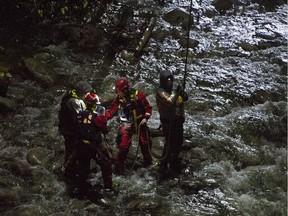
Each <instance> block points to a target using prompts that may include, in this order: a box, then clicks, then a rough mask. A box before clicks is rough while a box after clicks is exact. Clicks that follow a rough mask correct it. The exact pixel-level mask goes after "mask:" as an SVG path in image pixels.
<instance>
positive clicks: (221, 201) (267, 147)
mask: <svg viewBox="0 0 288 216" xmlns="http://www.w3.org/2000/svg"><path fill="white" fill-rule="evenodd" d="M181 2H182V3H181V4H188V3H187V2H186V1H181ZM207 2H208V1H203V4H204V5H206V4H207ZM174 3H175V4H176V5H177V4H178V3H179V1H178V2H177V3H176V1H175V2H174ZM151 4H152V3H151ZM195 4H196V3H195ZM174 7H175V5H174V6H171V8H169V5H167V6H166V7H164V8H158V9H159V16H160V15H161V14H162V13H165V11H166V10H168V9H172V8H174ZM160 9H161V10H160ZM205 9H206V10H208V9H207V8H205ZM154 10H156V9H155V8H154ZM243 10H244V9H243ZM286 11H287V5H284V6H281V7H279V9H278V11H277V12H269V13H266V14H264V13H260V14H259V13H258V12H257V5H250V9H247V10H246V11H243V13H242V14H240V13H239V14H237V16H232V15H230V16H218V15H216V16H214V17H213V18H209V19H208V18H205V17H204V15H203V17H201V19H200V21H199V24H198V25H197V26H195V28H193V30H192V31H191V37H193V38H194V39H196V40H198V41H199V42H200V44H199V45H198V46H197V47H195V48H193V49H190V50H189V51H190V52H189V59H188V76H187V84H186V90H187V92H188V94H189V98H190V99H189V101H188V102H187V104H186V107H185V109H186V123H185V137H186V139H185V142H184V146H183V151H182V152H181V156H182V158H183V162H184V163H185V164H186V167H185V169H184V170H183V171H182V173H181V174H180V175H179V176H173V177H172V178H171V179H168V180H167V181H165V182H161V183H159V182H158V181H157V167H151V168H149V169H143V168H140V166H139V164H141V157H135V156H137V152H136V149H137V143H134V144H133V147H132V149H131V152H130V153H129V154H130V155H129V156H128V158H129V160H128V167H131V166H132V164H133V163H134V162H135V164H136V165H135V169H133V170H131V171H130V172H128V173H127V175H126V176H116V175H115V176H113V182H114V185H115V188H116V192H115V194H114V195H111V196H110V197H108V198H107V200H108V201H109V203H110V206H109V207H108V208H107V207H105V206H102V205H99V204H97V203H96V204H93V203H91V202H90V201H87V200H77V199H71V198H70V197H69V196H68V194H67V191H66V185H65V183H64V181H63V176H62V167H61V166H62V161H63V154H64V146H63V138H62V137H61V136H59V134H58V131H57V112H58V109H59V102H60V99H61V95H62V92H63V90H65V88H66V86H64V87H63V86H62V85H59V84H55V85H53V86H52V87H51V88H43V87H42V86H41V85H38V83H37V82H35V81H31V80H29V79H25V80H24V81H23V80H17V79H16V80H14V81H13V83H12V84H11V86H10V89H9V92H8V96H12V97H14V98H16V99H17V101H18V102H19V103H18V108H17V110H16V111H15V112H12V113H8V114H3V115H1V116H0V121H1V125H0V128H1V134H0V142H1V150H0V165H1V168H0V176H1V180H0V186H1V187H0V202H1V208H0V211H1V215H13V216H15V215H95V214H97V215H98V214H99V215H104V214H110V215H121V216H122V215H235V216H236V215H286V214H285V213H286V211H287V207H286V203H287V197H286V192H287V181H286V172H287V149H286V142H287V104H286V96H287V95H286V92H287V79H286V78H287V75H286V69H287V66H286V63H287V53H286V43H287V35H288V31H287V28H283V25H284V24H285V26H286V24H287V22H286V21H285V20H283V16H284V15H285V14H286ZM160 12H161V13H160ZM252 13H254V14H252ZM255 13H256V14H255ZM252 15H253V16H252ZM283 22H284V24H283ZM202 24H203V25H204V24H205V25H210V27H211V31H202V30H201V28H203V26H201V25H202ZM256 29H258V30H259V29H260V30H261V31H260V33H261V34H262V30H263V29H266V30H267V29H268V30H267V31H268V32H270V33H271V32H274V33H275V35H277V37H276V36H275V37H274V38H272V39H269V40H267V39H265V40H263V37H264V36H263V35H262V36H261V37H262V38H261V37H258V36H256V34H255V31H256ZM154 31H155V32H154V34H153V35H152V37H151V38H150V40H149V44H148V46H147V49H146V50H145V51H144V53H143V54H142V56H141V57H140V58H139V59H138V60H137V61H135V62H129V61H126V60H124V59H123V58H121V55H120V54H119V55H118V54H116V56H115V59H114V60H113V61H112V63H110V62H109V61H110V59H109V61H108V60H107V59H104V60H103V59H101V57H99V55H97V54H93V53H91V52H89V53H86V52H84V51H81V52H79V51H77V52H74V51H73V49H71V48H68V47H67V46H66V45H65V43H64V44H61V45H50V46H48V47H45V48H39V51H38V52H39V53H48V54H49V55H51V56H52V57H53V56H54V58H53V61H52V60H51V61H48V62H45V66H46V67H51V68H53V69H55V71H57V73H58V75H59V76H60V75H61V76H60V77H66V78H67V79H65V81H67V83H73V80H74V79H76V78H75V77H80V76H81V77H82V78H84V79H88V80H89V81H91V82H92V85H93V87H94V88H95V89H96V91H97V92H99V94H100V96H101V97H102V99H104V100H105V99H107V100H108V99H109V98H111V97H112V96H113V90H112V89H111V86H112V85H113V80H114V78H115V77H117V76H118V75H121V76H122V75H123V73H124V75H126V76H127V77H128V78H129V79H131V80H132V81H133V83H135V84H136V83H137V84H138V86H139V87H140V88H141V89H143V90H144V92H145V93H146V94H147V96H148V99H149V100H150V102H151V104H152V106H153V109H154V110H153V115H152V117H151V119H150V120H149V126H150V127H151V128H157V127H158V126H159V114H158V112H157V108H156V104H155V98H154V90H155V89H156V87H157V86H158V75H159V73H158V72H159V71H160V70H162V69H164V70H171V71H172V72H173V73H174V74H175V77H176V80H177V82H178V83H181V82H182V81H183V80H182V79H183V73H184V66H185V64H184V63H185V62H184V54H183V53H185V48H183V47H182V46H181V45H180V43H179V37H180V36H179V34H180V35H181V34H182V35H185V30H183V29H182V28H181V27H179V26H173V25H171V24H169V23H167V22H166V21H164V20H162V19H159V20H158V21H157V24H156V26H155V29H154ZM258 33H259V32H258ZM163 35H164V36H163ZM269 35H270V34H269ZM270 36H271V35H270ZM272 36H273V35H272ZM14 52H16V51H14ZM40 56H41V55H40ZM42 56H43V55H42ZM45 56H46V55H45ZM55 56H57V58H56V57H55ZM46 57H47V56H46ZM37 58H40V57H39V55H38V56H37ZM51 62H53V64H51ZM283 71H285V73H284V72H283ZM60 83H63V80H62V81H61V82H60ZM109 126H110V127H111V129H112V131H111V133H110V135H109V136H108V141H109V145H110V146H111V148H112V149H113V151H117V149H116V144H115V142H114V141H115V136H116V135H115V130H116V128H115V123H114V122H113V121H111V122H109ZM134 142H135V141H134ZM162 149H163V139H162V138H161V137H158V138H154V139H153V148H152V151H153V153H155V155H158V156H159V155H161V152H162ZM135 158H136V160H135ZM154 159H155V161H157V157H155V158H154ZM90 181H91V184H94V185H97V184H99V183H100V184H101V181H102V180H101V175H100V172H99V168H98V167H97V166H96V165H94V166H93V172H92V174H91V176H90Z"/></svg>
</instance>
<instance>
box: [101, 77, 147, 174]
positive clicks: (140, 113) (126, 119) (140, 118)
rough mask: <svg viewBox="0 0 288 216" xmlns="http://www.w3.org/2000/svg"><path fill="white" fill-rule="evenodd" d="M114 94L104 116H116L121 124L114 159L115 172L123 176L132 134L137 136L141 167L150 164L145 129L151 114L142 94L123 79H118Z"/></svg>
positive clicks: (108, 117) (109, 117)
mask: <svg viewBox="0 0 288 216" xmlns="http://www.w3.org/2000/svg"><path fill="white" fill-rule="evenodd" d="M115 93H116V94H117V97H116V98H115V99H114V100H113V101H112V105H111V108H110V109H109V110H108V111H107V112H106V114H105V115H106V117H107V119H108V120H109V119H111V118H112V117H114V116H115V115H117V116H118V120H119V122H120V124H121V125H120V127H119V129H118V135H117V140H116V141H117V145H118V149H119V152H118V154H117V158H116V167H115V172H116V174H124V171H125V166H124V161H125V160H126V157H127V154H128V151H129V148H130V146H131V143H132V136H133V134H137V135H139V137H138V138H139V146H140V148H141V153H142V156H143V167H148V166H150V165H151V164H152V156H151V154H150V148H151V143H152V142H151V140H150V137H149V135H148V132H149V131H148V128H147V121H148V119H149V118H150V116H151V114H152V106H151V105H150V103H149V102H148V100H147V98H146V97H145V95H144V94H143V92H141V91H139V90H137V89H133V88H130V84H129V83H128V81H127V80H126V79H125V78H120V79H118V80H117V81H116V82H115Z"/></svg>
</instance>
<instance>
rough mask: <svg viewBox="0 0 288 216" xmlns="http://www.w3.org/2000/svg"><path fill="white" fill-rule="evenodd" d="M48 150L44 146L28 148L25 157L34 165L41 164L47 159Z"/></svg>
mask: <svg viewBox="0 0 288 216" xmlns="http://www.w3.org/2000/svg"><path fill="white" fill-rule="evenodd" d="M49 153H50V151H49V150H48V149H44V148H34V149H31V150H29V152H28V153H27V156H26V159H27V161H28V163H29V164H31V165H32V166H34V165H43V164H45V162H46V161H47V156H48V155H49Z"/></svg>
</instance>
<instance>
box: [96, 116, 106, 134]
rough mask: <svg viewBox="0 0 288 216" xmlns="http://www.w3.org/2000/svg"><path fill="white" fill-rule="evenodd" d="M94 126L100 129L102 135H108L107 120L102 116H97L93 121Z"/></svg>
mask: <svg viewBox="0 0 288 216" xmlns="http://www.w3.org/2000/svg"><path fill="white" fill-rule="evenodd" d="M94 122H95V124H96V125H97V126H98V127H99V128H100V131H101V133H102V134H108V133H109V128H108V126H107V119H106V117H105V116H104V115H97V117H96V118H95V119H94Z"/></svg>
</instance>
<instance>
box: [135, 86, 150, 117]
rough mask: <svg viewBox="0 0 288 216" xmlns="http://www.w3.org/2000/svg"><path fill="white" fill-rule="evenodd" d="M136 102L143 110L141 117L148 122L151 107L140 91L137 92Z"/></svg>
mask: <svg viewBox="0 0 288 216" xmlns="http://www.w3.org/2000/svg"><path fill="white" fill-rule="evenodd" d="M138 101H139V104H140V106H142V107H143V108H144V112H145V113H144V116H143V117H144V118H145V119H146V120H148V119H149V118H150V116H151V115H152V106H151V105H150V103H149V101H148V100H147V98H146V97H145V95H144V94H143V93H142V92H141V91H139V92H138Z"/></svg>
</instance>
